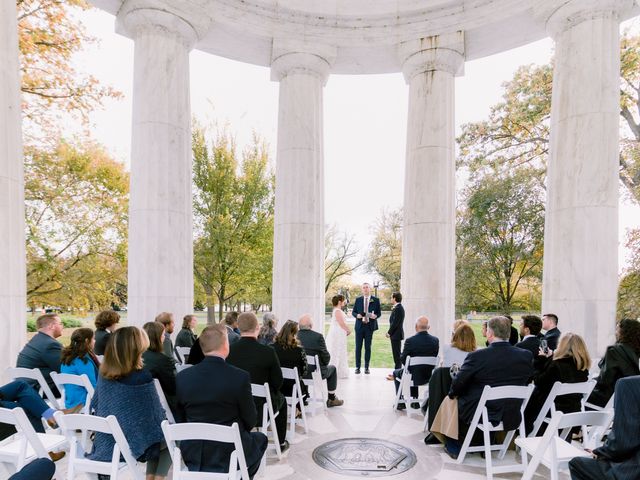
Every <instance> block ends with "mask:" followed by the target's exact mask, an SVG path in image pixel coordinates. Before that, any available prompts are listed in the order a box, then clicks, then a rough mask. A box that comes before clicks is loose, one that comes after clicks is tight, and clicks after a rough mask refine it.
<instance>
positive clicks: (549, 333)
mask: <svg viewBox="0 0 640 480" xmlns="http://www.w3.org/2000/svg"><path fill="white" fill-rule="evenodd" d="M542 328H543V329H544V331H545V334H544V340H546V341H547V347H548V348H549V350H555V349H556V348H558V340H559V339H560V330H558V316H557V315H556V314H554V313H546V314H544V315H543V316H542Z"/></svg>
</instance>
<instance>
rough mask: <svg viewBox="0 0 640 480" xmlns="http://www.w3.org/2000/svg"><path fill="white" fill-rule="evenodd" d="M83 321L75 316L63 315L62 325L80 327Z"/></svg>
mask: <svg viewBox="0 0 640 480" xmlns="http://www.w3.org/2000/svg"><path fill="white" fill-rule="evenodd" d="M82 325H83V323H82V321H80V320H76V319H75V318H67V317H62V326H63V327H64V328H78V327H82Z"/></svg>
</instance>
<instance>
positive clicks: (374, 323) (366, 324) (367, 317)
mask: <svg viewBox="0 0 640 480" xmlns="http://www.w3.org/2000/svg"><path fill="white" fill-rule="evenodd" d="M351 314H352V315H353V316H354V317H355V318H356V327H355V330H356V373H360V365H361V360H362V342H364V373H366V374H368V373H370V372H369V361H370V360H371V340H372V339H373V332H375V331H376V330H378V317H380V300H378V298H377V297H374V296H373V295H371V286H370V285H369V284H368V283H363V284H362V296H361V297H358V298H356V302H355V303H354V305H353V311H352V312H351Z"/></svg>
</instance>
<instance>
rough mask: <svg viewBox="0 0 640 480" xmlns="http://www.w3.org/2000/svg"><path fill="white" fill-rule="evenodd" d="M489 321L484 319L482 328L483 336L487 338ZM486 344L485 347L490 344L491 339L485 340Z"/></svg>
mask: <svg viewBox="0 0 640 480" xmlns="http://www.w3.org/2000/svg"><path fill="white" fill-rule="evenodd" d="M505 318H506V317H505ZM487 323H489V321H488V320H483V321H482V330H481V334H482V338H487ZM484 346H485V347H488V346H489V340H485V342H484Z"/></svg>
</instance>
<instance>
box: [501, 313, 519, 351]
mask: <svg viewBox="0 0 640 480" xmlns="http://www.w3.org/2000/svg"><path fill="white" fill-rule="evenodd" d="M504 317H505V318H508V319H509V322H511V335H509V343H510V344H511V345H515V344H516V343H518V329H517V328H516V327H514V326H513V318H512V317H511V315H504Z"/></svg>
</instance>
